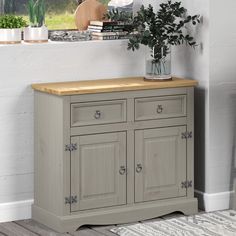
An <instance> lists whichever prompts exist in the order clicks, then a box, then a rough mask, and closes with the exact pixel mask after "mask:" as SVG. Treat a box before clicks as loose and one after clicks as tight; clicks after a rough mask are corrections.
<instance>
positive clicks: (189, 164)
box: [187, 88, 194, 198]
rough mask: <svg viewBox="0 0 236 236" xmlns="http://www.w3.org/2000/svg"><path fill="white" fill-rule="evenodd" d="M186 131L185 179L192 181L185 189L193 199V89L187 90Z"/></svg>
mask: <svg viewBox="0 0 236 236" xmlns="http://www.w3.org/2000/svg"><path fill="white" fill-rule="evenodd" d="M187 96H188V102H187V130H188V131H189V132H192V138H190V139H187V157H188V158H187V179H188V181H192V187H191V188H188V189H187V196H188V197H189V198H193V197H194V88H188V90H187Z"/></svg>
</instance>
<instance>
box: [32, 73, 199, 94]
mask: <svg viewBox="0 0 236 236" xmlns="http://www.w3.org/2000/svg"><path fill="white" fill-rule="evenodd" d="M197 84H198V82H197V81H196V80H190V79H182V78H173V80H172V81H161V82H159V81H158V82H153V81H150V82H149V81H145V80H144V79H143V77H131V78H119V79H103V80H87V81H71V82H59V83H43V84H32V88H33V89H35V90H37V91H40V92H44V93H49V94H55V95H59V96H63V95H76V94H94V93H107V92H122V91H135V90H144V89H164V88H178V87H192V86H196V85H197Z"/></svg>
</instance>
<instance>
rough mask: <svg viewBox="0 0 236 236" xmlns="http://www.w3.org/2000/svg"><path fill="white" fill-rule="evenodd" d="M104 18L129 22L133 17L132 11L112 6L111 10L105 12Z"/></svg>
mask: <svg viewBox="0 0 236 236" xmlns="http://www.w3.org/2000/svg"><path fill="white" fill-rule="evenodd" d="M105 18H107V19H110V20H112V21H122V22H127V23H130V22H132V19H133V13H132V12H128V11H119V10H118V9H115V8H113V9H112V10H109V11H108V12H107V14H106V15H105Z"/></svg>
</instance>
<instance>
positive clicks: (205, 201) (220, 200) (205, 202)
mask: <svg viewBox="0 0 236 236" xmlns="http://www.w3.org/2000/svg"><path fill="white" fill-rule="evenodd" d="M195 197H197V198H198V206H199V208H200V209H202V210H204V211H206V212H212V211H220V210H226V209H230V208H232V204H233V197H234V192H233V191H228V192H220V193H204V192H201V191H198V190H195Z"/></svg>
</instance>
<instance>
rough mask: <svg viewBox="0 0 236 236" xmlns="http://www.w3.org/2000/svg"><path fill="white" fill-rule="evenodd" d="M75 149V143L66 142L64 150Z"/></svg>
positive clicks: (70, 150)
mask: <svg viewBox="0 0 236 236" xmlns="http://www.w3.org/2000/svg"><path fill="white" fill-rule="evenodd" d="M75 150H77V143H71V144H66V146H65V151H69V152H72V151H75Z"/></svg>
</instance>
